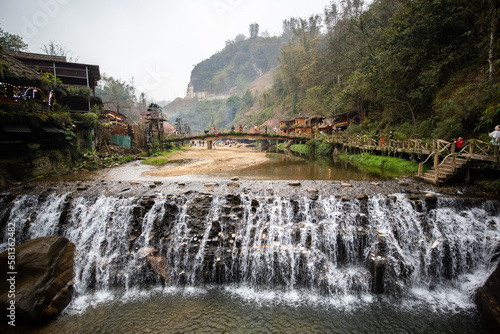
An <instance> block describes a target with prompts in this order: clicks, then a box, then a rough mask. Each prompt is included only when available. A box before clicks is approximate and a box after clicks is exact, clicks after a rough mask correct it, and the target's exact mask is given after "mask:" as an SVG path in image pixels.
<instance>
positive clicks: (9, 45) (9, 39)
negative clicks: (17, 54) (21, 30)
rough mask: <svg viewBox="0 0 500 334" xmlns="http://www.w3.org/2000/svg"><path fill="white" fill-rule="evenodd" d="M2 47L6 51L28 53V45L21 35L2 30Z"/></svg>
mask: <svg viewBox="0 0 500 334" xmlns="http://www.w3.org/2000/svg"><path fill="white" fill-rule="evenodd" d="M0 45H1V46H2V49H3V50H4V51H27V50H28V44H27V43H26V42H24V40H23V38H22V37H21V36H19V35H14V34H11V33H9V32H7V31H4V30H3V29H2V28H0Z"/></svg>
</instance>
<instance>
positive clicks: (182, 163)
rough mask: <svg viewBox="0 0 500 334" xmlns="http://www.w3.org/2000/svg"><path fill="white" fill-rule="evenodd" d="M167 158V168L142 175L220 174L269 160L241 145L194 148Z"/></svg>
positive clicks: (263, 155) (252, 149) (263, 154)
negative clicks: (209, 148) (210, 148)
mask: <svg viewBox="0 0 500 334" xmlns="http://www.w3.org/2000/svg"><path fill="white" fill-rule="evenodd" d="M168 158H169V161H170V162H171V164H170V165H169V166H168V167H166V168H162V169H158V170H155V171H149V172H145V173H144V174H145V175H149V176H154V177H170V176H180V175H192V174H197V175H199V174H211V173H220V172H228V171H233V170H237V169H241V168H247V167H251V166H255V165H258V164H261V163H264V162H266V161H268V160H269V159H268V158H267V157H266V152H261V151H257V150H256V149H255V148H252V147H247V146H243V145H238V146H231V147H229V146H225V145H224V146H217V147H216V148H215V149H212V150H208V149H207V148H206V147H199V146H196V147H192V148H190V149H187V150H184V151H178V152H175V153H174V154H172V155H170V156H169V157H168ZM172 164H173V165H172Z"/></svg>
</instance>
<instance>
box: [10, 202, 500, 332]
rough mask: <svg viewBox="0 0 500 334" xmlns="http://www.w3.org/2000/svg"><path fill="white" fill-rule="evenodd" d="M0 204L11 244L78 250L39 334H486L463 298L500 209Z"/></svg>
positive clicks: (486, 268)
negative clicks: (53, 242)
mask: <svg viewBox="0 0 500 334" xmlns="http://www.w3.org/2000/svg"><path fill="white" fill-rule="evenodd" d="M0 203H1V206H0V208H2V209H1V210H0V222H2V223H3V224H4V223H5V222H6V221H11V222H12V221H13V222H15V224H16V237H17V240H18V242H19V243H22V242H24V241H27V240H30V239H33V238H36V237H40V236H49V235H63V236H65V237H67V238H68V239H69V240H71V241H72V242H74V243H75V244H76V249H77V254H76V258H75V276H76V280H75V290H76V293H75V297H74V300H73V301H72V303H71V304H70V305H69V307H68V308H67V309H66V311H65V312H64V314H63V315H62V316H60V317H59V318H58V319H57V320H56V321H54V322H52V323H50V324H48V325H46V326H43V327H41V328H38V329H37V330H36V331H37V332H42V333H54V332H64V333H96V332H101V333H118V332H141V333H142V332H154V333H157V332H160V333H161V332H165V333H166V332H168V333H187V332H190V333H192V332H200V333H204V332H206V333H209V332H216V333H270V332H276V333H346V332H351V333H365V332H375V333H389V332H391V333H396V332H397V333H443V332H450V333H452V332H460V333H483V332H485V329H484V324H483V322H482V319H481V317H480V316H479V315H478V314H477V310H476V307H475V305H474V303H473V301H472V298H473V294H474V290H475V289H476V288H478V287H479V286H481V285H482V284H483V283H484V281H485V280H486V278H487V277H488V276H489V274H490V273H491V272H492V270H493V269H494V268H495V265H496V263H497V262H498V254H499V250H500V203H499V202H497V201H489V200H482V199H465V198H447V197H438V199H437V202H432V201H426V200H425V198H421V199H409V198H408V197H407V196H405V195H403V194H393V195H389V196H387V195H375V196H371V197H370V198H369V199H368V200H350V201H345V200H342V199H339V198H336V197H335V196H319V197H318V198H314V199H311V198H310V197H303V198H301V197H294V198H286V197H280V196H263V195H260V194H257V193H251V192H247V193H242V194H240V195H217V194H206V193H198V192H194V193H188V194H184V195H178V196H161V195H160V196H156V197H152V198H144V197H141V198H137V197H105V196H101V197H89V196H79V197H77V196H75V195H74V194H63V195H55V194H52V195H48V196H39V195H19V196H17V197H15V198H8V197H6V196H4V197H0ZM2 227H3V225H2ZM6 242H7V236H5V237H3V241H2V243H1V244H0V251H3V250H4V249H5V248H6ZM152 263H153V264H152ZM155 263H156V265H157V269H158V267H159V268H160V270H156V271H155V270H153V267H154V264H155Z"/></svg>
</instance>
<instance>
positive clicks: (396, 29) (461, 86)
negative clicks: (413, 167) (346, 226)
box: [176, 0, 500, 149]
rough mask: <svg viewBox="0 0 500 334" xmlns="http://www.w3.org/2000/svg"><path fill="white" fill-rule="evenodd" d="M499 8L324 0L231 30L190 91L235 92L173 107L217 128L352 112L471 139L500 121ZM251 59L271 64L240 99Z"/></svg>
mask: <svg viewBox="0 0 500 334" xmlns="http://www.w3.org/2000/svg"><path fill="white" fill-rule="evenodd" d="M499 7H500V3H498V2H494V1H490V0H478V1H469V0H455V1H448V0H422V1H411V0H374V1H372V2H370V4H369V5H367V4H366V3H365V1H331V2H330V4H329V5H328V7H327V8H326V9H325V12H324V14H323V15H312V16H310V17H308V18H291V19H290V20H285V21H284V22H283V23H284V32H283V35H282V36H280V37H279V38H278V37H273V38H268V37H267V38H254V39H249V40H245V39H244V38H243V39H241V38H239V39H238V38H237V39H236V40H235V41H234V42H232V43H228V45H227V46H226V48H225V49H224V50H222V51H221V52H219V53H217V54H215V55H214V56H212V57H211V58H210V59H208V60H205V61H203V62H202V63H200V64H199V65H197V66H196V67H195V69H194V70H193V72H192V76H191V83H192V84H193V86H194V90H195V92H200V91H207V92H211V93H214V94H222V93H227V92H229V91H230V89H231V88H235V87H237V89H236V91H235V92H236V93H237V95H236V96H234V97H232V99H233V101H231V103H227V104H226V105H224V103H225V102H226V100H221V101H220V102H218V103H216V104H215V103H214V104H212V105H210V104H208V103H207V104H205V102H203V104H204V105H203V107H202V109H205V110H204V111H202V112H201V113H200V112H199V111H201V110H200V108H193V110H191V111H190V112H189V113H187V112H186V113H183V114H182V113H181V112H179V113H178V114H176V116H177V115H181V114H182V118H183V120H184V121H186V122H190V123H191V122H195V121H194V120H197V116H199V115H204V114H205V115H206V114H210V116H209V117H207V116H202V117H203V123H201V124H211V125H215V126H216V127H217V128H218V129H219V128H229V127H230V126H231V125H232V124H234V125H236V126H238V125H239V124H243V125H244V124H247V125H255V124H257V125H259V124H262V123H264V122H265V121H267V120H270V119H283V118H286V117H293V116H295V115H297V114H299V113H305V114H311V115H313V114H314V115H322V116H325V117H328V118H333V117H335V116H336V115H338V114H342V113H344V112H353V111H358V112H366V116H367V118H366V120H365V121H364V122H362V123H361V124H359V125H357V126H354V127H353V128H352V129H351V130H352V131H351V133H356V134H368V135H372V134H374V133H375V131H376V130H382V131H383V132H384V133H388V132H389V131H393V132H394V137H395V139H402V140H405V139H409V138H440V139H451V138H453V137H457V136H462V137H466V138H478V137H480V136H481V134H483V135H484V133H488V132H490V131H491V130H492V129H493V127H494V126H495V125H497V124H500V104H499V103H498V101H499V100H500V85H499V81H498V75H499V72H498V68H499V67H498V63H499V55H500V43H499V40H500V39H499V38H498V33H499V30H498V29H497V27H498V15H499V13H500V10H499V9H500V8H499ZM279 45H281V46H279ZM276 46H278V47H281V49H280V52H279V56H278V62H277V66H276V67H274V64H275V63H273V62H271V61H269V55H270V54H273V52H274V51H272V50H275V49H276ZM259 48H261V50H262V51H258V52H257V51H256V49H259ZM250 64H252V65H256V64H262V65H259V66H257V67H256V68H261V69H262V70H267V69H268V70H269V71H271V72H272V73H273V84H272V88H271V89H267V90H262V91H259V92H257V93H255V94H250V96H251V97H252V98H251V99H248V100H247V101H246V102H245V103H242V101H241V99H243V97H244V95H243V94H245V95H246V96H247V97H248V93H245V92H247V90H248V88H249V86H248V83H249V82H250V81H249V80H250V79H251V78H252V75H253V74H252V73H254V72H255V70H254V69H252V68H251V66H250ZM252 71H253V72H252ZM269 73H270V72H269ZM251 74H252V75H251ZM242 78H245V79H242ZM233 92H234V91H233ZM238 99H240V100H239V101H238ZM195 109H197V111H198V113H197V112H196V111H195ZM201 128H202V127H200V128H199V129H200V130H201ZM325 149H326V148H325Z"/></svg>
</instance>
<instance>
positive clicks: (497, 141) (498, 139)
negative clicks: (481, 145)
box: [489, 125, 500, 146]
mask: <svg viewBox="0 0 500 334" xmlns="http://www.w3.org/2000/svg"><path fill="white" fill-rule="evenodd" d="M489 136H490V138H491V144H492V145H496V146H498V145H500V125H497V126H495V130H493V131H492V132H491V133H490V134H489Z"/></svg>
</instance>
